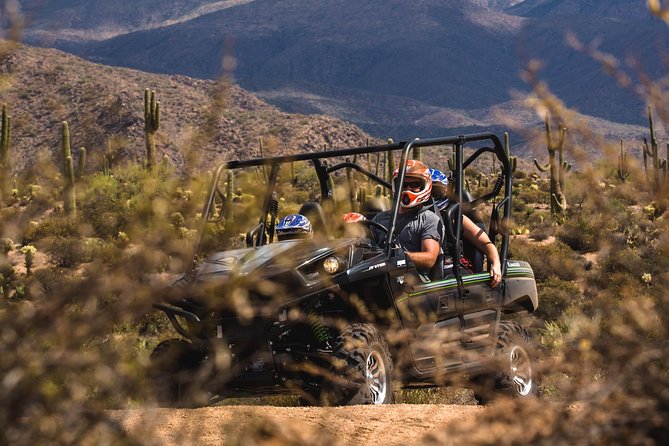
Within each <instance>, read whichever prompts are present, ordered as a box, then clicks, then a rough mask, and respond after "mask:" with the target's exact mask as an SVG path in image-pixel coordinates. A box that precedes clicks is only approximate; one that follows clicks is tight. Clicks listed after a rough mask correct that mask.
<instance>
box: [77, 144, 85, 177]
mask: <svg viewBox="0 0 669 446" xmlns="http://www.w3.org/2000/svg"><path fill="white" fill-rule="evenodd" d="M85 167H86V147H81V148H79V163H77V173H76V175H75V180H76V181H79V180H81V177H82V176H84V168H85Z"/></svg>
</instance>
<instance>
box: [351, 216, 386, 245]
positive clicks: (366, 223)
mask: <svg viewBox="0 0 669 446" xmlns="http://www.w3.org/2000/svg"><path fill="white" fill-rule="evenodd" d="M356 223H361V224H363V225H364V226H367V227H368V228H370V229H371V228H372V227H374V228H376V229H378V230H380V231H382V232H383V233H384V234H385V236H384V237H383V240H382V241H380V242H378V243H379V246H383V245H385V244H386V242H387V240H388V228H386V227H385V226H383V225H382V224H381V223H379V222H376V221H374V220H362V221H359V222H356ZM370 232H371V231H370Z"/></svg>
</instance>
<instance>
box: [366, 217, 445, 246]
mask: <svg viewBox="0 0 669 446" xmlns="http://www.w3.org/2000/svg"><path fill="white" fill-rule="evenodd" d="M373 220H374V221H375V222H377V223H380V224H382V225H383V226H385V227H386V228H388V229H390V228H389V226H390V211H385V212H379V213H378V214H376V215H375V216H374V218H373ZM395 233H396V234H398V233H399V236H398V237H397V240H398V242H399V244H400V246H401V247H402V248H404V249H405V250H406V251H409V252H419V251H421V250H422V246H421V245H422V241H423V240H425V239H434V240H436V241H437V242H439V244H441V241H442V240H443V233H444V230H443V227H442V223H441V219H440V218H439V217H437V215H436V214H435V213H434V212H432V211H431V210H429V209H425V210H422V208H420V207H419V208H418V209H416V210H412V211H411V212H409V213H406V214H397V223H396V228H395ZM372 236H373V237H374V240H376V241H377V242H379V241H381V240H382V239H384V238H385V233H384V232H383V231H381V230H380V229H377V228H375V227H373V226H372Z"/></svg>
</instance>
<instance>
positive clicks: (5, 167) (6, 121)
mask: <svg viewBox="0 0 669 446" xmlns="http://www.w3.org/2000/svg"><path fill="white" fill-rule="evenodd" d="M11 131H12V118H11V117H10V116H9V115H7V105H6V104H2V134H1V135H0V202H2V200H3V199H4V198H5V197H7V196H9V177H10V168H9V143H10V138H11Z"/></svg>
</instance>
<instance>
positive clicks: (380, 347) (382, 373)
mask: <svg viewBox="0 0 669 446" xmlns="http://www.w3.org/2000/svg"><path fill="white" fill-rule="evenodd" d="M333 356H334V360H333V364H332V367H331V372H332V374H331V376H330V377H328V379H326V382H325V383H324V394H323V397H324V399H325V401H324V402H325V403H327V404H331V405H352V404H389V403H392V402H394V395H393V390H394V387H393V362H392V357H391V355H390V350H389V348H388V343H387V342H386V340H385V338H384V336H383V335H382V334H381V333H380V332H379V331H378V329H376V328H375V327H374V326H372V325H370V324H353V325H350V326H348V327H347V328H346V329H345V330H344V331H343V332H342V333H341V335H339V336H338V337H337V339H336V341H335V346H334V349H333Z"/></svg>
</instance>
